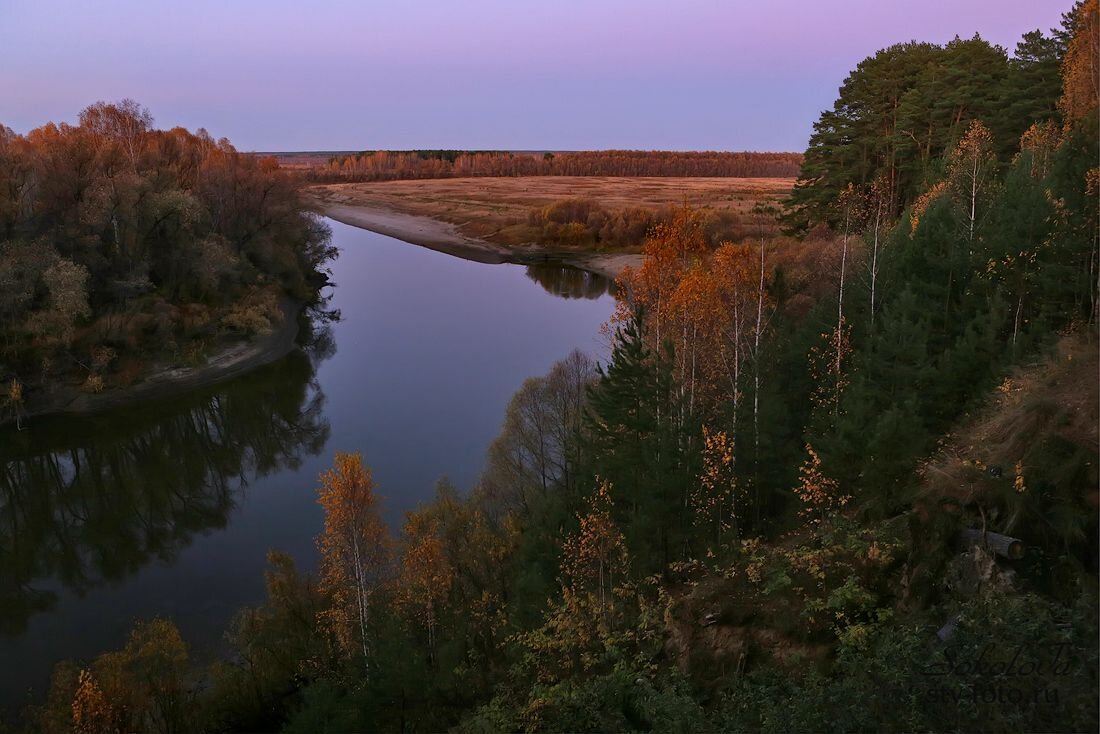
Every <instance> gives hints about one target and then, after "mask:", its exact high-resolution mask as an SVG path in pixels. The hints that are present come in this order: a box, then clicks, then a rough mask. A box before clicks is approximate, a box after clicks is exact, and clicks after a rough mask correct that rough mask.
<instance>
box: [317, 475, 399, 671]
mask: <svg viewBox="0 0 1100 734" xmlns="http://www.w3.org/2000/svg"><path fill="white" fill-rule="evenodd" d="M320 482H321V486H320V487H319V488H318V490H317V495H318V502H320V504H321V507H322V508H324V511H325V529H324V532H323V533H322V534H321V536H320V537H319V538H318V541H317V545H318V548H319V549H320V552H321V579H320V580H321V590H322V592H323V593H325V594H327V595H328V596H329V597H330V598H331V600H332V602H331V606H330V607H329V608H328V609H325V610H324V611H323V612H322V613H321V616H322V620H323V623H324V624H325V626H326V627H327V628H328V629H330V630H331V632H332V633H333V635H334V636H335V638H336V640H337V643H338V645H339V647H340V649H341V650H342V651H343V653H344V654H345V655H348V656H358V655H362V656H363V658H366V657H367V654H368V652H369V649H370V605H371V597H372V596H373V594H374V593H375V591H377V590H378V588H379V586H380V585H381V583H382V581H383V580H384V578H385V575H386V573H387V571H388V563H389V546H388V543H387V535H386V528H385V525H384V524H383V522H382V519H381V516H380V515H379V513H378V498H377V497H376V496H375V493H374V480H373V479H372V478H371V474H370V470H369V469H367V468H366V467H364V466H363V458H362V456H361V455H360V454H337V455H336V459H335V466H334V467H333V468H332V469H330V470H328V471H325V472H322V473H321V476H320Z"/></svg>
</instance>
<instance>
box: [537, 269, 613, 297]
mask: <svg viewBox="0 0 1100 734" xmlns="http://www.w3.org/2000/svg"><path fill="white" fill-rule="evenodd" d="M527 277H528V278H530V279H531V280H533V281H535V282H536V283H538V284H539V285H541V286H542V287H543V288H544V289H545V290H546V291H548V292H549V293H553V294H554V295H555V296H561V297H562V298H588V299H594V298H599V297H600V296H603V295H605V294H606V293H608V292H609V291H610V290H611V283H612V281H611V279H610V278H605V277H604V276H602V275H597V274H596V273H590V272H588V271H587V270H581V269H580V268H572V267H569V266H567V265H528V266H527Z"/></svg>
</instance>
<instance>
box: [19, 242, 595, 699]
mask: <svg viewBox="0 0 1100 734" xmlns="http://www.w3.org/2000/svg"><path fill="white" fill-rule="evenodd" d="M330 224H331V226H332V229H333V240H334V243H335V244H336V245H337V247H339V248H340V251H341V252H340V257H339V259H338V260H337V261H336V263H335V265H334V267H333V271H334V277H333V279H334V280H335V282H336V287H335V289H334V290H333V292H332V296H333V297H332V301H331V304H330V306H331V307H333V308H335V309H338V310H339V311H340V312H341V315H342V318H341V320H340V321H338V322H336V323H334V324H331V326H330V331H329V333H327V334H324V333H323V334H321V335H320V338H318V339H316V340H314V344H313V346H312V348H311V349H310V350H309V352H308V355H307V354H302V353H295V354H293V355H291V356H289V357H287V358H285V359H283V360H281V361H279V362H277V363H275V364H272V365H270V366H268V367H265V368H263V369H261V370H259V371H257V372H255V373H252V374H250V375H248V376H246V377H243V378H240V379H238V380H235V381H233V382H229V383H227V384H224V385H221V386H218V387H214V388H210V389H207V390H203V391H199V392H196V393H194V394H190V395H187V396H184V397H181V398H179V399H173V400H166V401H160V402H155V403H151V404H147V405H141V406H138V407H133V408H127V409H123V410H118V411H115V412H112V413H107V414H102V415H96V416H92V417H87V418H74V417H62V418H54V419H46V420H40V421H37V422H32V423H31V425H30V427H29V429H28V430H24V431H22V432H15V431H11V430H9V431H6V432H0V469H2V471H0V660H2V661H3V665H0V709H4V710H6V712H7V714H8V716H9V717H10V715H11V714H12V713H13V712H14V711H15V710H17V709H18V708H20V707H21V706H22V704H23V703H24V702H26V701H27V700H29V699H28V697H29V696H33V698H34V699H39V698H40V697H41V695H42V693H43V691H44V688H45V685H46V683H47V681H48V678H49V672H50V669H51V668H52V666H53V664H54V663H55V662H57V661H58V660H61V659H64V658H74V659H77V660H87V659H90V658H92V657H94V656H95V655H96V654H98V653H100V652H102V651H105V650H107V649H113V648H117V647H120V646H121V645H122V644H123V643H124V641H125V639H126V635H127V632H128V631H129V629H130V627H131V626H132V624H133V622H134V620H136V619H147V618H151V617H153V616H157V615H160V616H166V617H170V618H172V619H173V620H174V621H175V622H176V624H177V625H178V626H179V627H180V630H181V631H182V633H183V635H184V637H185V639H187V640H188V642H190V643H191V645H192V648H193V652H194V653H195V654H196V655H197V656H198V657H199V658H200V659H202V658H205V657H206V656H209V655H213V654H214V653H215V652H216V651H217V650H218V648H219V645H220V644H221V643H220V641H221V639H222V634H223V631H224V630H225V628H226V626H227V624H228V622H229V621H230V619H231V617H232V616H233V614H234V612H235V611H236V610H237V609H239V608H240V607H241V606H244V605H248V604H255V603H257V602H259V601H261V600H262V599H263V596H264V591H263V570H264V567H265V554H266V552H267V550H268V549H269V548H278V549H280V550H283V551H286V552H288V553H290V554H291V555H293V556H294V557H295V558H296V559H297V561H298V563H299V565H300V567H301V568H303V569H305V570H310V571H312V570H313V569H314V567H315V565H316V550H315V546H314V537H315V536H316V535H317V533H318V532H320V530H321V523H322V518H321V511H320V508H319V507H318V506H317V503H316V494H315V487H316V477H317V474H318V473H319V472H320V471H322V470H323V469H325V468H327V467H328V466H329V465H330V463H331V460H332V456H333V454H334V453H335V452H336V451H362V452H363V454H364V457H365V460H366V462H367V463H368V464H369V465H370V466H371V467H372V468H373V470H374V477H375V480H376V482H377V484H378V486H379V492H380V494H381V495H382V496H383V497H384V503H385V515H386V518H387V520H388V521H389V522H390V523H391V525H393V526H398V525H399V524H400V522H401V517H402V515H403V513H404V512H405V511H406V510H409V509H412V508H414V507H415V506H416V505H417V504H418V503H420V502H423V501H426V500H428V499H430V498H431V496H432V494H433V492H434V485H435V482H436V481H437V480H438V479H439V478H440V477H442V476H444V475H446V476H448V477H450V478H451V480H452V481H453V482H455V483H456V484H457V485H458V486H459V487H469V486H470V485H471V483H472V482H473V481H475V480H476V478H477V475H478V473H479V472H480V470H481V467H482V464H483V460H484V455H485V449H486V448H487V447H488V445H489V442H490V441H491V440H492V439H493V437H494V436H495V435H496V433H497V431H498V429H499V427H500V424H501V421H502V419H503V415H504V408H505V406H506V405H507V403H508V399H509V398H510V397H511V395H512V393H513V392H515V390H517V389H518V388H519V386H520V384H521V383H522V382H523V380H524V379H525V378H527V377H530V376H532V375H541V374H543V373H544V372H546V371H547V369H548V368H549V367H550V366H551V364H553V363H554V362H555V361H556V360H558V359H560V358H562V357H564V356H565V355H566V354H567V353H568V352H569V351H571V350H572V349H577V348H579V349H581V350H584V351H587V352H589V353H591V354H593V355H595V356H598V357H603V356H604V352H605V347H604V346H603V341H602V339H601V338H600V336H599V327H600V324H601V323H603V322H604V321H606V320H607V318H608V317H609V316H610V315H611V311H612V307H613V302H612V298H611V296H610V295H608V294H607V283H606V281H604V280H603V279H601V278H598V277H597V276H592V275H589V274H587V273H583V272H581V271H576V270H569V269H562V268H553V267H540V268H525V267H522V266H516V265H483V264H479V263H472V262H467V261H465V260H460V259H457V258H454V257H451V256H448V255H444V254H440V253H436V252H432V251H430V250H426V249H423V248H420V247H415V246H413V245H408V244H405V243H403V242H399V241H397V240H394V239H391V238H388V237H384V236H382V235H377V234H374V233H372V232H367V231H364V230H360V229H356V228H354V227H349V226H346V225H342V224H339V223H336V222H330Z"/></svg>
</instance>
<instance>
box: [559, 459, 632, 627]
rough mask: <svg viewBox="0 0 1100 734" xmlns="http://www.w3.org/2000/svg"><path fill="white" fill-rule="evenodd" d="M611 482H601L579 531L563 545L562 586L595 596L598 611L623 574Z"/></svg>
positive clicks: (622, 544)
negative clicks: (613, 515)
mask: <svg viewBox="0 0 1100 734" xmlns="http://www.w3.org/2000/svg"><path fill="white" fill-rule="evenodd" d="M612 506H613V505H612V501H611V483H610V482H608V481H606V480H604V481H601V482H600V485H599V487H597V488H596V491H595V492H594V493H593V494H592V496H591V497H589V498H588V512H587V513H586V514H584V515H579V516H578V517H577V519H578V520H579V521H580V529H579V530H578V531H577V533H575V534H574V535H572V536H570V537H569V538H567V539H566V540H565V542H564V543H563V544H562V561H561V573H562V581H563V584H564V585H565V586H566V587H567V588H568V589H569V590H570V591H571V592H572V593H574V594H578V593H583V592H585V591H588V592H593V593H595V595H596V597H597V599H598V601H599V604H600V606H601V608H602V607H603V605H604V604H608V603H610V601H611V597H612V591H613V589H614V580H615V577H616V576H620V577H623V576H625V574H626V570H627V566H628V563H629V558H628V556H627V552H626V539H625V538H624V537H623V534H622V532H620V530H619V526H618V525H616V524H615V521H614V519H613V518H612V517H611V509H612Z"/></svg>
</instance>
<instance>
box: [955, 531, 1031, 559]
mask: <svg viewBox="0 0 1100 734" xmlns="http://www.w3.org/2000/svg"><path fill="white" fill-rule="evenodd" d="M959 542H960V543H962V544H963V545H964V546H965V547H967V548H973V547H974V546H979V547H981V548H986V549H988V550H991V551H993V552H994V553H996V554H997V555H998V556H1000V557H1002V558H1009V559H1012V560H1014V561H1017V560H1019V559H1021V558H1023V557H1024V542H1023V541H1022V540H1020V539H1019V538H1013V537H1010V536H1008V535H1001V534H1000V533H991V532H989V531H983V530H981V529H980V528H964V529H963V530H960V531H959Z"/></svg>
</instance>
